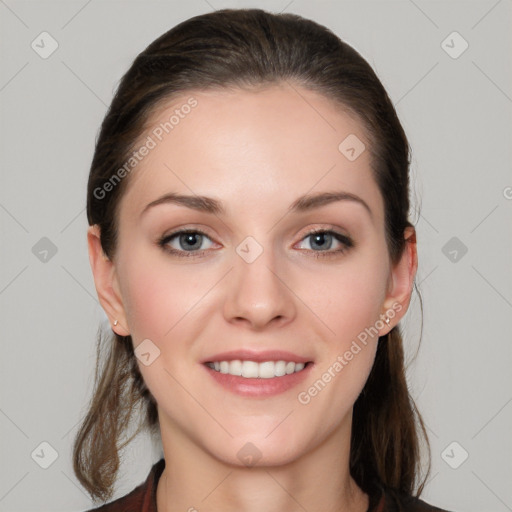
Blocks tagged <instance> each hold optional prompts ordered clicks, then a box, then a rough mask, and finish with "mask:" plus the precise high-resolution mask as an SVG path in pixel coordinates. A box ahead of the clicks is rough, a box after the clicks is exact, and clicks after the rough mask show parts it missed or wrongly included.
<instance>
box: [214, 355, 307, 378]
mask: <svg viewBox="0 0 512 512" xmlns="http://www.w3.org/2000/svg"><path fill="white" fill-rule="evenodd" d="M206 364H207V365H208V366H209V367H210V368H211V369H212V370H216V371H218V372H220V373H228V374H229V375H237V376H241V377H245V378H247V379H251V378H260V379H271V378H273V377H282V376H283V375H290V374H291V373H296V372H300V371H301V370H302V369H303V368H304V366H305V364H304V363H294V362H293V361H290V362H287V361H264V362H263V363H257V362H255V361H240V360H239V359H235V360H234V361H215V362H214V363H206Z"/></svg>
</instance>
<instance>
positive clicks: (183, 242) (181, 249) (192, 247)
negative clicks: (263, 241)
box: [158, 229, 354, 258]
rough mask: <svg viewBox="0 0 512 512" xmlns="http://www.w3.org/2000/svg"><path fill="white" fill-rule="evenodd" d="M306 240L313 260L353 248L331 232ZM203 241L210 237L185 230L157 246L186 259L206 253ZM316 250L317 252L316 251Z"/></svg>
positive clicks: (316, 232)
mask: <svg viewBox="0 0 512 512" xmlns="http://www.w3.org/2000/svg"><path fill="white" fill-rule="evenodd" d="M307 239H311V242H310V244H309V245H310V249H308V248H306V249H307V250H308V252H311V253H312V255H313V256H314V257H315V258H318V257H325V256H327V257H328V256H336V255H340V254H342V253H344V252H346V251H347V250H348V249H350V248H351V247H353V246H354V243H353V241H352V239H351V238H350V237H348V236H346V235H343V234H341V233H338V232H337V231H333V230H326V229H317V230H314V231H311V232H310V233H308V235H306V236H305V237H304V238H303V239H302V240H307ZM205 240H210V242H211V239H210V237H209V236H208V235H207V234H206V233H204V232H203V231H200V230H197V229H194V230H192V229H187V230H181V231H175V232H174V233H170V234H168V235H165V236H164V237H162V238H161V239H160V240H159V241H158V245H159V246H160V247H161V248H162V249H163V250H164V251H166V252H168V253H170V254H173V255H175V256H178V257H185V258H187V257H194V256H200V255H203V254H204V253H205V252H207V249H209V248H211V245H210V247H203V242H204V241H205ZM336 243H337V244H338V245H339V246H340V247H339V248H338V249H336V250H330V249H332V246H333V244H336ZM176 246H177V247H176ZM316 248H318V249H319V250H316Z"/></svg>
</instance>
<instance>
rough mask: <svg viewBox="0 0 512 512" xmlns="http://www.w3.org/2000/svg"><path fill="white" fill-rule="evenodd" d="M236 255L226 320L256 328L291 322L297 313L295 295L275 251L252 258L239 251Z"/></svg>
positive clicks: (225, 307) (264, 251)
mask: <svg viewBox="0 0 512 512" xmlns="http://www.w3.org/2000/svg"><path fill="white" fill-rule="evenodd" d="M241 254H242V253H241ZM233 259H234V268H233V270H232V271H231V272H230V275H229V277H228V279H229V287H228V292H227V296H226V299H225V304H224V315H225V318H226V320H227V321H228V322H231V323H245V324H247V325H248V326H249V327H250V328H251V329H252V330H256V331H257V330H261V329H264V328H266V327H267V326H268V325H269V324H271V323H275V324H276V325H284V324H286V323H288V322H291V321H292V320H293V318H294V317H295V314H296V305H295V302H294V297H295V296H294V294H293V292H292V290H291V289H290V286H289V284H287V283H286V273H285V272H282V271H279V268H280V266H279V265H276V262H275V258H274V256H273V254H272V251H271V250H270V249H264V250H263V252H262V253H261V254H260V255H259V256H258V257H257V258H256V259H255V260H254V261H252V262H249V261H250V259H249V260H248V259H244V257H242V256H240V255H239V254H238V253H235V254H234V258H233Z"/></svg>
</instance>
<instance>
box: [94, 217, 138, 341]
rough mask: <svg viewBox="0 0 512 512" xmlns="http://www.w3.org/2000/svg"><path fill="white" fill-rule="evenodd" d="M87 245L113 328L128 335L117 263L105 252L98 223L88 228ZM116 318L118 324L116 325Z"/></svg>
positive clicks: (100, 294) (118, 332)
mask: <svg viewBox="0 0 512 512" xmlns="http://www.w3.org/2000/svg"><path fill="white" fill-rule="evenodd" d="M87 245H88V248H89V262H90V264H91V269H92V273H93V276H94V285H95V287H96V293H97V294H98V298H99V300H100V304H101V307H102V308H103V310H104V311H105V313H106V314H107V316H108V317H109V320H110V324H111V326H112V330H113V331H114V332H115V333H117V334H119V335H120V336H128V335H129V334H130V332H129V330H128V328H127V322H126V314H125V310H124V306H123V302H122V300H121V294H120V292H119V283H118V281H117V274H116V268H115V264H114V263H113V262H112V261H111V260H110V259H109V258H108V257H107V256H106V254H105V253H104V252H103V248H102V247H101V242H100V228H99V226H98V225H97V224H95V225H94V226H90V227H89V229H88V230H87ZM116 320H117V325H115V326H114V322H115V321H116Z"/></svg>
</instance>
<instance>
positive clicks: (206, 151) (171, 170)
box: [121, 83, 383, 216]
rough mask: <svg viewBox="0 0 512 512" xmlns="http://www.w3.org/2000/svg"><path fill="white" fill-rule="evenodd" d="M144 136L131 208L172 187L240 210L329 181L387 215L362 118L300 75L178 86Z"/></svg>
mask: <svg viewBox="0 0 512 512" xmlns="http://www.w3.org/2000/svg"><path fill="white" fill-rule="evenodd" d="M144 144H145V145H146V146H148V147H150V149H149V150H147V151H145V156H144V157H143V158H141V159H140V161H138V162H137V164H136V166H135V167H134V170H133V171H132V173H131V175H130V177H129V179H130V182H129V184H128V185H129V186H128V188H127V191H126V193H125V196H124V197H123V199H122V201H121V203H122V205H121V209H122V210H126V212H125V213H127V214H129V215H131V214H133V215H135V213H136V212H140V211H141V210H142V209H143V208H144V206H145V205H146V204H147V203H149V202H151V201H152V200H155V199H156V198H157V197H159V196H161V195H163V194H165V193H169V192H176V193H183V194H197V195H205V196H210V197H215V198H218V199H219V200H221V201H222V202H224V203H226V204H228V206H232V211H233V212H235V211H236V208H237V206H239V207H242V206H243V207H246V208H249V207H250V208H252V209H253V211H254V208H257V209H261V208H262V207H264V206H265V205H266V206H269V207H270V205H276V204H281V205H283V207H285V206H288V205H289V204H291V203H292V202H293V201H294V200H295V199H296V198H297V197H298V196H301V195H303V194H306V193H308V192H311V193H314V192H320V191H328V190H345V191H348V192H350V193H354V194H357V195H359V196H361V197H362V198H363V199H364V200H365V201H366V202H367V203H369V204H373V207H372V210H374V211H375V214H376V215H377V216H378V215H382V209H383V204H382V200H381V197H380V193H379V191H378V188H377V185H376V183H375V181H374V178H373V173H372V170H371V166H370V165H371V157H370V151H369V149H370V148H369V141H368V140H367V136H366V133H365V130H364V127H363V125H362V123H361V122H360V121H359V120H358V119H357V117H355V116H354V115H352V114H350V113H349V112H347V111H344V110H342V109H341V108H340V107H339V106H338V105H337V104H335V103H334V102H333V101H332V100H330V99H328V98H326V97H324V96H323V95H320V94H319V93H317V92H313V91H310V90H308V89H305V88H302V87H300V86H299V85H295V84H293V85H292V84H291V83H282V84H277V85H272V86H267V87H265V88H259V89H255V90H242V89H235V90H227V89H219V90H197V91H189V92H186V93H183V94H180V95H179V96H176V97H174V98H173V99H172V100H170V101H167V102H161V103H160V104H159V105H158V108H156V109H154V111H153V114H152V115H151V116H150V118H149V120H148V122H147V123H146V125H145V131H144V133H143V134H141V137H139V140H138V142H137V144H136V145H135V148H138V147H139V146H142V145H144ZM352 148H353V149H354V151H352ZM347 149H348V150H349V152H348V153H347ZM354 154H355V156H356V158H355V159H354Z"/></svg>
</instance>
